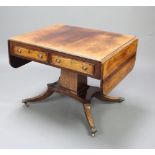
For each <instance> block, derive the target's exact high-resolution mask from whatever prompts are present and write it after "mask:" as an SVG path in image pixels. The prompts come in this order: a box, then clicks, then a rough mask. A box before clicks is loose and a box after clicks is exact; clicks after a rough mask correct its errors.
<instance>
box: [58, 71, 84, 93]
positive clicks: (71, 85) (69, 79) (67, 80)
mask: <svg viewBox="0 0 155 155" xmlns="http://www.w3.org/2000/svg"><path fill="white" fill-rule="evenodd" d="M59 84H60V86H62V87H64V88H66V89H69V90H70V91H72V92H73V93H74V94H79V93H80V92H81V91H82V90H83V89H85V88H86V87H87V77H86V76H83V75H80V74H78V73H77V72H71V71H68V70H64V69H62V70H61V76H60V78H59Z"/></svg>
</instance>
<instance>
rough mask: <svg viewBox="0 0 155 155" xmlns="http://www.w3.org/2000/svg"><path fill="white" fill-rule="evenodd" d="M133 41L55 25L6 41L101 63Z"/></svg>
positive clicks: (106, 33) (124, 36)
mask: <svg viewBox="0 0 155 155" xmlns="http://www.w3.org/2000/svg"><path fill="white" fill-rule="evenodd" d="M134 38H135V36H132V35H123V34H118V33H112V32H106V31H100V30H93V29H87V28H80V27H75V26H69V25H62V24H57V25H52V26H49V27H47V28H43V29H40V30H37V31H34V32H30V33H26V34H23V35H18V36H15V37H12V38H11V39H10V40H12V41H16V42H21V43H25V44H29V45H33V46H39V47H42V48H45V49H50V50H55V51H59V52H63V53H66V54H70V55H74V56H79V57H83V58H87V59H92V60H96V61H100V62H104V61H105V60H106V57H110V56H111V55H113V54H115V53H116V52H118V51H119V50H118V49H119V48H121V47H122V46H125V45H126V44H127V43H128V42H130V41H132V40H133V39H134Z"/></svg>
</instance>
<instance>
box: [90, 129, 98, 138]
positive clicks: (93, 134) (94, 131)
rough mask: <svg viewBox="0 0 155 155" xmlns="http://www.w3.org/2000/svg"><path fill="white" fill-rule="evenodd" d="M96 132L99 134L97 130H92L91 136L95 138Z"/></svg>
mask: <svg viewBox="0 0 155 155" xmlns="http://www.w3.org/2000/svg"><path fill="white" fill-rule="evenodd" d="M96 132H97V130H96V129H95V128H92V129H91V136H92V137H94V136H95V133H96Z"/></svg>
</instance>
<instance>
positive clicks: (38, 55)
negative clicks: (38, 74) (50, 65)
mask: <svg viewBox="0 0 155 155" xmlns="http://www.w3.org/2000/svg"><path fill="white" fill-rule="evenodd" d="M13 53H14V54H16V55H19V56H23V57H26V58H30V59H32V60H33V59H35V60H38V61H42V62H47V61H48V56H47V53H45V52H41V51H37V50H32V49H28V48H25V47H21V46H14V48H13Z"/></svg>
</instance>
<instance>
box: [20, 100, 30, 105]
mask: <svg viewBox="0 0 155 155" xmlns="http://www.w3.org/2000/svg"><path fill="white" fill-rule="evenodd" d="M22 103H24V104H25V106H26V107H29V106H30V104H29V103H28V102H26V101H25V100H22Z"/></svg>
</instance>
